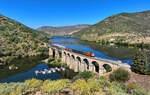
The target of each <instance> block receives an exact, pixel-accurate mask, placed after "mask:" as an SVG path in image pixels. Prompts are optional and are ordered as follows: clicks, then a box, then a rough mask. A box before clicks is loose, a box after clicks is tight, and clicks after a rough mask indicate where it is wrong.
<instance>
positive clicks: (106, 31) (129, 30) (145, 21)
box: [72, 10, 150, 43]
mask: <svg viewBox="0 0 150 95" xmlns="http://www.w3.org/2000/svg"><path fill="white" fill-rule="evenodd" d="M72 37H76V38H80V39H82V40H89V41H100V40H110V39H112V38H114V39H116V40H122V41H124V42H131V43H141V42H144V43H150V11H149V10H148V11H143V12H136V13H120V14H117V15H113V16H109V17H107V18H105V19H104V20H102V21H100V22H98V23H96V24H94V25H92V26H90V27H87V28H84V29H82V30H80V31H79V32H77V33H73V34H72Z"/></svg>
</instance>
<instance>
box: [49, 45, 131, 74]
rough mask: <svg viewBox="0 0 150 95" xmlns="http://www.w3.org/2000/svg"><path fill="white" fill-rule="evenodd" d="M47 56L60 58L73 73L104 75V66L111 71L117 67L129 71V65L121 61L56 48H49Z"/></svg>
mask: <svg viewBox="0 0 150 95" xmlns="http://www.w3.org/2000/svg"><path fill="white" fill-rule="evenodd" d="M49 56H51V57H54V58H60V59H61V61H62V62H64V63H67V65H68V67H69V68H70V69H73V70H74V71H75V72H79V71H80V72H82V71H85V70H89V71H93V72H97V73H99V74H104V73H106V68H105V66H110V67H111V68H112V70H115V69H117V68H119V67H123V68H125V69H130V66H129V65H127V64H123V63H121V61H112V60H107V59H101V58H96V57H90V56H86V55H82V54H78V53H74V52H71V51H67V50H64V49H60V48H56V47H49Z"/></svg>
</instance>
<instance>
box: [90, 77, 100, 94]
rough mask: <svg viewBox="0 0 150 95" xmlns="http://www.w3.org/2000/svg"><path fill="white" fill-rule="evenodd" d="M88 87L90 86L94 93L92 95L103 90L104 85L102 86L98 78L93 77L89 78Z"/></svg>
mask: <svg viewBox="0 0 150 95" xmlns="http://www.w3.org/2000/svg"><path fill="white" fill-rule="evenodd" d="M88 87H89V88H90V92H91V93H92V95H93V94H94V93H95V92H102V87H101V85H100V83H99V82H98V81H96V80H93V79H91V80H89V81H88Z"/></svg>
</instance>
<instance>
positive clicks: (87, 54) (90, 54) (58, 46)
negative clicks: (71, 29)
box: [50, 44, 95, 57]
mask: <svg viewBox="0 0 150 95" xmlns="http://www.w3.org/2000/svg"><path fill="white" fill-rule="evenodd" d="M50 46H52V47H56V48H61V49H64V50H67V51H71V52H75V53H80V54H83V55H86V56H90V57H94V56H95V54H94V53H91V52H83V51H79V50H75V49H70V48H66V47H64V46H61V45H56V44H50Z"/></svg>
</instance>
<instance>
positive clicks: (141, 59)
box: [131, 51, 148, 74]
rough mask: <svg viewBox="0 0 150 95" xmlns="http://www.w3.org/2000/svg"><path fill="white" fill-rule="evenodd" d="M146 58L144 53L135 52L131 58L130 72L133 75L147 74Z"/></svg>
mask: <svg viewBox="0 0 150 95" xmlns="http://www.w3.org/2000/svg"><path fill="white" fill-rule="evenodd" d="M147 64H148V63H147V56H146V53H145V52H144V51H137V52H136V54H135V56H134V57H133V65H132V67H131V70H132V71H133V72H135V73H139V74H146V73H147Z"/></svg>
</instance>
